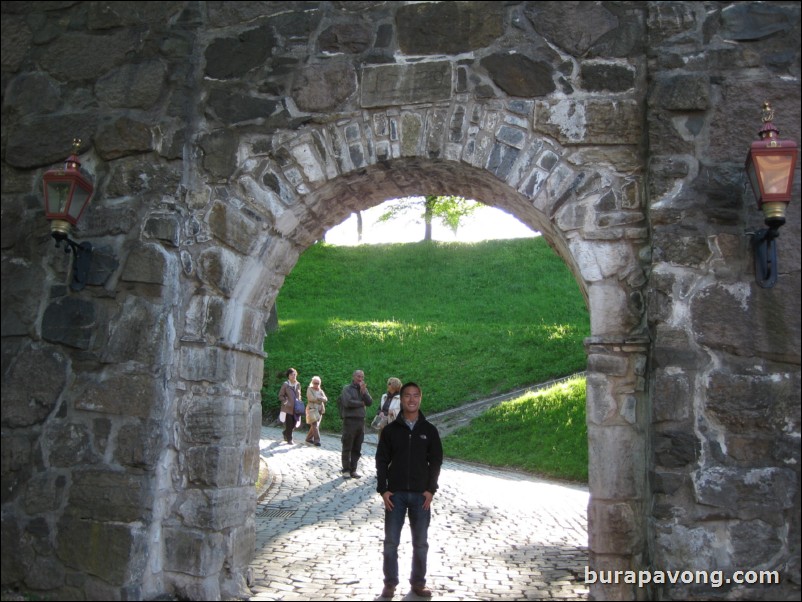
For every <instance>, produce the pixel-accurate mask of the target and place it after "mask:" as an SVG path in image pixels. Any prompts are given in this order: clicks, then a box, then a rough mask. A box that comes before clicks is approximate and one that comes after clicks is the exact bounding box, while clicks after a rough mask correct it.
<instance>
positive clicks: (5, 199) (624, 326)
mask: <svg viewBox="0 0 802 602" xmlns="http://www.w3.org/2000/svg"><path fill="white" fill-rule="evenodd" d="M0 43H1V44H2V58H1V59H0V61H1V65H2V90H3V106H2V115H3V121H2V123H3V125H2V131H1V136H0V144H2V205H1V207H2V226H1V227H2V243H1V245H0V246H1V247H2V500H1V501H2V585H3V586H4V587H16V588H20V589H22V590H24V591H27V592H29V593H30V594H31V595H36V596H41V597H52V598H60V599H73V598H74V599H103V600H122V599H148V598H155V597H158V596H175V597H180V598H186V599H195V600H214V599H223V598H232V597H242V596H246V595H247V591H248V582H247V567H248V563H249V560H250V558H251V557H252V554H253V548H254V542H255V528H254V510H255V499H254V487H253V484H254V481H255V478H256V472H257V467H258V459H259V450H258V439H259V429H260V414H261V409H260V388H261V383H262V371H263V358H264V351H263V335H264V323H265V320H266V319H267V317H268V314H269V311H270V309H271V307H272V306H273V302H274V300H275V298H276V295H277V294H278V291H279V290H280V287H281V285H282V282H283V280H284V277H285V276H286V275H287V274H288V273H289V272H290V271H291V270H292V268H293V266H294V265H295V262H296V260H297V259H298V256H299V255H300V254H301V253H302V252H303V251H304V250H305V249H306V248H307V247H309V246H310V245H311V244H313V243H314V241H316V240H318V239H320V238H321V237H322V234H323V233H324V232H325V231H326V230H327V229H328V228H330V227H332V226H334V225H336V224H338V223H339V222H341V221H342V220H343V219H345V218H346V217H347V216H348V215H349V214H350V213H351V212H353V211H356V210H362V209H366V208H368V207H371V206H374V205H376V204H378V203H380V202H382V201H384V200H386V199H389V198H395V197H402V196H407V195H412V194H416V195H417V194H455V195H461V196H465V197H468V198H475V199H477V200H480V201H483V202H485V203H487V204H489V205H493V206H496V207H499V208H502V209H504V210H506V211H508V212H510V213H512V214H513V215H515V216H516V217H518V218H519V219H520V220H521V221H523V222H524V223H526V224H528V225H529V226H531V227H532V228H533V229H536V230H538V231H540V232H541V233H542V234H543V236H544V237H545V239H546V240H548V242H549V243H550V245H551V246H552V248H553V249H554V251H555V252H556V253H557V254H558V255H559V256H560V257H561V258H562V259H563V260H564V261H565V262H566V265H568V266H569V268H570V269H571V270H572V272H573V273H574V275H575V277H576V280H577V283H578V284H579V287H580V289H581V291H582V293H583V294H584V295H585V298H586V300H587V304H588V308H589V311H590V320H591V336H590V337H589V338H588V340H587V341H586V349H587V354H588V366H587V375H588V376H587V382H588V392H587V397H588V402H587V422H588V436H589V448H590V467H589V468H590V482H589V488H590V494H591V498H590V499H591V501H590V504H589V507H588V532H589V542H588V545H589V549H590V559H591V568H592V569H593V570H597V571H602V570H649V569H653V570H722V571H725V572H727V573H728V574H729V573H731V572H734V571H737V570H771V571H777V573H778V574H779V575H780V577H781V583H780V584H779V585H760V584H735V583H729V584H726V585H724V586H722V587H717V588H714V587H712V586H710V585H709V584H708V585H694V584H678V585H671V584H667V585H658V586H654V585H651V586H649V587H643V588H640V587H637V586H636V585H633V584H629V583H617V584H602V583H596V584H593V585H591V597H593V598H595V599H622V600H623V599H652V598H653V599H740V598H750V599H772V600H774V599H798V598H799V595H800V515H801V514H802V512H800V510H801V509H800V445H799V442H800V406H799V403H800V315H802V312H801V311H800V297H801V296H802V295H800V202H799V201H800V199H799V189H800V186H799V169H797V172H796V174H795V182H796V185H795V189H794V190H795V192H794V194H795V197H794V199H793V201H792V203H791V205H790V207H789V213H788V221H787V224H786V225H785V226H784V227H783V229H782V230H781V238H780V240H779V249H780V251H779V252H780V265H779V271H780V275H779V280H778V283H777V286H776V287H774V288H772V289H762V288H759V287H758V286H757V285H756V284H755V281H754V274H753V267H752V251H751V246H750V236H749V232H750V231H754V229H756V228H759V227H761V225H762V217H761V215H760V213H759V212H758V211H757V210H756V209H755V207H754V199H753V198H752V196H751V193H750V192H748V191H746V190H745V187H744V172H743V161H744V157H745V154H746V151H747V148H748V145H749V143H750V142H751V141H752V140H753V139H754V138H755V134H756V131H757V129H758V128H759V126H760V107H761V104H762V102H763V101H764V100H765V99H767V98H768V99H769V100H771V101H772V103H773V105H774V107H775V110H776V120H775V123H776V124H777V126H778V127H779V128H780V130H781V133H782V136H783V137H788V138H792V139H794V140H796V141H799V134H800V102H799V100H800V99H799V97H800V85H799V82H800V56H799V54H800V51H799V48H800V8H799V3H796V2H560V3H556V2H426V3H406V2H314V1H312V2H158V3H144V2H115V3H105V2H4V3H3V4H2V41H1V42H0ZM74 137H79V138H81V139H82V141H83V142H82V146H81V149H80V155H81V160H82V162H83V165H84V167H85V168H86V169H87V171H88V172H89V173H90V174H91V175H92V177H93V178H94V182H95V187H96V193H95V198H94V199H93V201H92V204H91V205H90V207H89V210H88V211H87V214H86V215H85V217H84V218H83V219H82V221H81V223H80V224H79V226H78V227H77V229H76V231H75V232H74V233H73V236H74V237H75V238H77V239H79V240H88V241H91V242H92V244H93V245H94V247H95V253H94V255H93V259H92V269H91V273H90V281H89V284H88V286H87V287H86V288H85V289H84V290H82V291H80V292H74V291H72V290H70V289H69V288H68V286H67V282H68V279H69V276H70V269H71V268H70V256H69V255H65V254H64V253H62V252H60V251H58V250H56V249H53V243H52V239H51V238H50V236H49V231H48V230H49V227H48V224H47V223H46V220H45V219H44V213H43V203H42V188H41V181H42V179H41V178H42V174H43V173H44V171H46V170H47V169H49V168H51V167H53V166H54V165H58V164H59V163H60V162H61V161H63V160H64V159H65V157H66V155H67V153H68V152H69V150H70V148H71V144H72V139H73V138H74ZM521 269H527V266H521Z"/></svg>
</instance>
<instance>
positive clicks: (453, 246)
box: [262, 237, 589, 430]
mask: <svg viewBox="0 0 802 602" xmlns="http://www.w3.org/2000/svg"><path fill="white" fill-rule="evenodd" d="M276 307H277V310H278V316H279V325H280V326H279V330H278V332H275V333H270V334H269V335H268V336H267V337H266V339H265V351H266V352H267V359H266V360H265V379H264V386H263V390H262V397H263V408H264V410H265V416H266V417H267V418H269V417H271V416H275V415H276V413H277V412H278V401H277V395H278V390H279V388H280V386H281V382H282V381H283V379H284V372H285V371H286V369H287V368H288V367H294V368H296V369H297V370H298V372H299V380H300V381H301V384H302V386H303V387H304V390H305V388H306V386H307V385H308V383H309V380H310V379H311V377H312V376H313V375H314V374H317V375H319V376H321V377H322V380H323V389H324V390H325V391H326V392H327V394H328V396H329V397H330V398H331V399H336V397H337V396H338V394H339V391H340V390H341V388H342V386H343V385H345V384H347V383H349V382H350V380H351V373H352V372H353V371H354V370H355V369H358V368H359V369H362V370H364V371H365V376H366V381H367V383H368V386H369V389H370V391H371V394H372V395H373V397H374V399H375V400H376V401H377V402H378V400H379V398H380V397H381V394H382V393H383V392H384V391H385V389H386V382H387V379H388V378H389V377H391V376H397V377H398V378H400V379H401V380H402V381H407V380H414V381H416V382H418V383H420V385H421V386H422V388H423V391H424V412H429V413H433V412H437V411H441V410H444V409H447V408H452V407H456V406H459V405H460V404H462V403H465V402H467V401H471V400H475V399H480V398H484V397H488V396H491V395H493V394H497V393H500V392H504V391H509V390H512V389H515V388H518V387H523V386H526V385H530V384H533V383H538V382H542V381H546V380H548V379H551V378H555V377H559V376H564V375H567V374H571V373H573V372H576V371H579V370H583V369H584V368H585V363H586V360H585V352H584V347H583V339H584V338H585V337H586V336H588V333H589V318H588V312H587V308H586V307H585V304H584V300H583V298H582V295H581V293H580V291H579V288H578V286H577V284H576V282H575V281H574V279H573V276H572V275H571V273H570V272H569V271H568V269H567V267H566V266H565V265H564V264H563V263H562V261H561V260H560V259H559V258H558V257H557V256H556V255H555V254H554V252H553V251H552V250H551V249H550V248H549V247H548V245H547V244H546V242H545V241H544V240H543V239H542V238H539V237H538V238H526V239H517V240H496V241H487V242H482V243H471V244H468V243H437V242H435V243H413V244H392V245H371V246H366V245H363V246H359V247H336V246H331V245H327V244H325V243H319V244H316V245H314V246H313V247H310V248H309V249H308V250H307V251H306V252H305V253H304V254H303V255H302V256H301V258H300V260H299V261H298V264H297V265H296V266H295V268H294V269H293V271H292V273H290V274H289V275H288V277H287V279H286V281H285V283H284V286H283V287H282V289H281V292H280V294H279V297H278V300H277V302H276ZM332 409H334V408H332ZM374 413H375V405H374V409H372V411H370V412H369V416H372V415H373V414H374ZM334 414H336V412H330V413H329V414H328V415H327V418H326V420H325V421H324V427H328V428H331V429H335V430H336V429H337V428H339V417H336V416H334Z"/></svg>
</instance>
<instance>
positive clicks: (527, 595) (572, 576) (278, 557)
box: [251, 427, 588, 600]
mask: <svg viewBox="0 0 802 602" xmlns="http://www.w3.org/2000/svg"><path fill="white" fill-rule="evenodd" d="M303 436H304V434H303V433H302V432H298V433H296V437H297V439H298V440H300V441H303ZM370 440H373V441H375V436H369V437H368V440H367V442H366V444H365V445H364V446H363V449H362V451H363V453H364V454H365V455H364V456H363V458H362V461H361V462H360V473H362V475H363V477H362V478H361V479H345V478H343V477H342V476H341V474H340V440H339V437H336V436H331V435H324V437H323V445H322V446H321V447H313V446H309V445H306V444H304V443H300V444H299V443H296V444H294V445H287V444H285V443H283V441H282V436H281V431H280V430H279V429H277V428H274V427H263V428H262V441H261V447H262V450H261V453H262V456H263V458H265V459H266V460H267V463H268V466H269V469H270V473H271V476H270V479H269V481H268V488H267V491H266V493H265V494H264V495H263V496H262V499H261V501H260V502H259V505H258V507H257V513H256V514H257V518H256V538H257V541H256V553H255V557H254V560H253V562H252V563H251V570H252V578H253V579H252V590H253V591H254V596H253V597H252V598H251V600H376V599H379V598H378V595H379V593H380V592H381V588H382V570H381V566H382V559H381V549H382V540H383V534H384V530H383V528H384V526H383V510H382V504H381V499H380V498H379V496H378V494H377V493H376V490H375V489H376V473H375V469H374V465H373V456H374V454H375V446H374V445H372V444H371V443H370V442H369V441H370ZM587 503H588V492H587V489H586V488H583V487H578V486H572V485H566V484H559V483H554V482H549V481H544V480H541V479H537V478H535V477H531V476H528V475H525V474H521V473H517V472H511V471H500V470H497V469H491V468H488V467H482V466H476V465H471V464H464V463H458V462H452V461H447V462H446V463H445V464H444V465H443V471H442V474H441V477H440V491H439V492H438V493H437V495H436V496H435V498H434V502H433V506H432V508H433V515H432V523H431V527H430V529H429V573H428V580H427V585H428V586H429V587H430V588H431V589H432V590H433V591H434V600H547V599H548V600H551V599H561V600H587V597H588V592H587V588H586V587H585V585H584V583H583V579H584V570H585V566H586V565H587V563H588V558H587V528H586V518H585V517H586V513H587ZM411 555H412V546H411V543H410V539H409V528H408V526H405V527H404V532H403V535H402V539H401V545H400V547H399V572H400V574H401V583H400V584H399V587H398V588H397V589H396V597H395V598H396V599H397V600H400V599H404V600H417V599H419V598H417V597H416V596H415V595H414V594H412V593H411V592H410V591H409V585H408V582H407V581H406V580H405V579H404V575H408V574H409V568H410V562H411Z"/></svg>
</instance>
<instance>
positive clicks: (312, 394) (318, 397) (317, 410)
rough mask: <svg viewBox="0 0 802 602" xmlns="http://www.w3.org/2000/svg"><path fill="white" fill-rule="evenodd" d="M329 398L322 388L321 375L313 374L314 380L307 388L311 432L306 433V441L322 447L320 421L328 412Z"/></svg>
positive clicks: (307, 410) (307, 417) (307, 416)
mask: <svg viewBox="0 0 802 602" xmlns="http://www.w3.org/2000/svg"><path fill="white" fill-rule="evenodd" d="M327 401H328V398H327V397H326V394H325V393H324V392H323V389H321V388H320V377H319V376H313V377H312V382H310V383H309V387H308V388H307V389H306V423H307V424H308V425H309V433H308V434H307V435H306V442H307V443H312V444H313V445H317V446H318V447H320V423H321V421H322V420H323V414H325V413H326V402H327Z"/></svg>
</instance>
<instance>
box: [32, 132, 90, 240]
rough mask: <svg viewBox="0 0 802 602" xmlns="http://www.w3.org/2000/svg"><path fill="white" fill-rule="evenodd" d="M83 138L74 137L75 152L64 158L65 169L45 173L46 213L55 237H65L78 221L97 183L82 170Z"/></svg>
mask: <svg viewBox="0 0 802 602" xmlns="http://www.w3.org/2000/svg"><path fill="white" fill-rule="evenodd" d="M80 144H81V141H80V140H78V139H76V140H73V154H71V155H70V156H69V158H68V159H67V160H66V161H65V162H64V169H50V170H48V171H47V172H45V175H44V176H43V177H42V179H43V180H44V189H45V217H47V219H48V220H50V221H51V224H50V229H51V231H52V233H53V237H54V238H56V239H61V240H63V239H65V238H67V237H68V236H69V234H70V228H71V227H72V226H74V225H76V224H77V223H78V220H79V219H81V215H83V212H84V211H85V210H86V207H87V205H89V201H90V200H92V194H93V193H94V190H95V188H94V186H93V185H92V182H91V181H90V180H89V178H87V177H86V176H85V175H84V173H83V172H82V171H81V162H80V161H79V160H78V156H77V152H78V147H79V146H80Z"/></svg>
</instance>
